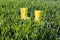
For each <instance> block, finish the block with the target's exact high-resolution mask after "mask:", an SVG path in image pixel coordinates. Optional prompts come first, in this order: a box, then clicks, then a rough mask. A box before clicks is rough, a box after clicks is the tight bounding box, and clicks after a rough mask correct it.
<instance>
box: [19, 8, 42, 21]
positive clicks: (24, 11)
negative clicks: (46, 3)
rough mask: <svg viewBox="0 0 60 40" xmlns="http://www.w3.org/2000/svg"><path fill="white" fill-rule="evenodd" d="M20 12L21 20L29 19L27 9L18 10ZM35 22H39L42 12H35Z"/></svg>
mask: <svg viewBox="0 0 60 40" xmlns="http://www.w3.org/2000/svg"><path fill="white" fill-rule="evenodd" d="M20 11H21V19H24V20H25V19H31V18H30V17H28V15H27V14H28V8H20ZM34 13H35V21H40V20H41V17H42V11H40V10H35V12H34Z"/></svg>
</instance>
